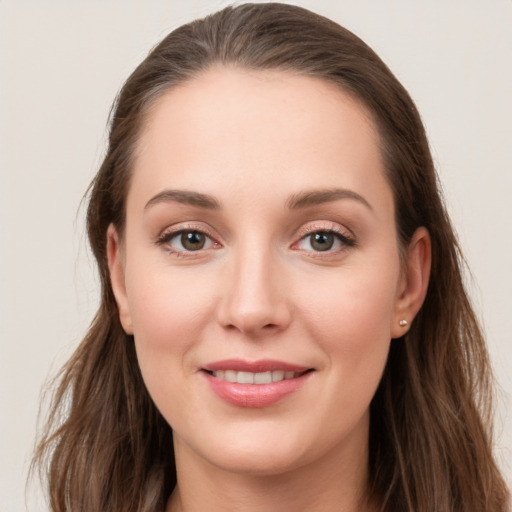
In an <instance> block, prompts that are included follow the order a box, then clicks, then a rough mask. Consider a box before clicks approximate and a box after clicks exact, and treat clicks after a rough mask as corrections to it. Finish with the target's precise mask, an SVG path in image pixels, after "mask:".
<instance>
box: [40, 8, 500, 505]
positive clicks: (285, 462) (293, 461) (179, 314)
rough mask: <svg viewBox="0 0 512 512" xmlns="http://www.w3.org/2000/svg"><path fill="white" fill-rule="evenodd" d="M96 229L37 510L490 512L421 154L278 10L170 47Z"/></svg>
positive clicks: (463, 351)
mask: <svg viewBox="0 0 512 512" xmlns="http://www.w3.org/2000/svg"><path fill="white" fill-rule="evenodd" d="M87 220H88V233H89V239H90V242H91V246H92V249H93V252H94V254H95V256H96V259H97V261H98V266H99V271H100V276H101V282H102V302H101V305H100V309H99V312H98V314H97V316H96V319H95V321H94V322H93V325H92V326H91V329H90V331H89V333H88V334H87V336H86V338H85V340H84V342H83V343H82V345H81V346H80V347H79V349H78V350H77V352H76V353H75V355H74V356H73V358H72V359H71V361H69V363H68V364H67V365H66V367H65V368H64V370H63V374H62V380H61V384H60V387H59V388H58V391H57V394H56V399H55V406H54V409H53V413H52V416H51V418H50V422H49V426H48V430H47V434H46V436H45V437H44V439H43V440H42V442H41V445H40V447H39V451H38V457H39V460H40V461H41V460H45V457H47V458H48V461H49V467H48V468H49V469H48V479H49V491H50V498H51V505H52V510H54V511H62V510H94V511H106V510H133V511H163V510H167V511H172V512H175V511H184V512H187V511H193V510H247V511H251V510H263V509H265V510H277V511H287V510H308V511H315V510H321V511H327V510H346V511H352V510H354V511H355V510H358V511H373V510H381V511H398V510H404V511H405V510H407V511H416V512H417V511H427V510H428V511H431V510H440V511H445V510H446V511H477V510H478V511H482V510H486V511H503V510H505V501H506V498H507V492H506V489H505V485H504V483H503V480H502V478H501V476H500V474H499V471H498V469H497V468H496V465H495V462H494V460H493V456H492V447H491V437H490V436H491V433H490V420H489V418H490V405H491V404H490V393H491V389H490V369H489V363H488V359H487V353H486V349H485V344H484V340H483V338H482V335H481V333H480V330H479V327H478V324H477V322H476V319H475V315H474V313H473V311H472V309H471V306H470V304H469V301H468V298H467V295H466V292H465V290H464V286H463V283H462V277H461V268H460V267H461V264H460V251H459V248H458V245H457V242H456V239H455V237H454V234H453V230H452V228H451V225H450V222H449V220H448V218H447V215H446V213H445V210H444V206H443V204H442V201H441V198H440V193H439V191H438V188H437V183H436V175H435V171H434V169H433V164H432V158H431V155H430V152H429V148H428V143H427V140H426V136H425V132H424V128H423V126H422V124H421V121H420V118H419V115H418V113H417V111H416V109H415V107H414V104H413V103H412V100H411V99H410V97H409V96H408V94H407V92H406V91H405V90H404V89H403V87H402V86H401V85H400V84H399V82H398V81H397V80H396V78H394V76H393V75H392V74H391V72H390V71H389V70H388V68H387V67H386V66H385V65H384V64H383V63H382V61H380V59H379V58H378V57H377V56H376V55H375V54H374V53H373V52H372V50H371V49H370V48H368V47H367V46H366V45H365V44H364V43H363V42H362V41H361V40H359V39H358V38H357V37H356V36H354V35H353V34H351V33H350V32H348V31H347V30H345V29H343V28H341V27H339V26H338V25H336V24H334V23H333V22H331V21H329V20H327V19H325V18H322V17H320V16H317V15H315V14H312V13H310V12H308V11H306V10H304V9H301V8H298V7H293V6H286V5H280V4H259V5H251V4H247V5H242V6H239V7H236V8H227V9H225V10H223V11H221V12H219V13H217V14H215V15H213V16H211V17H208V18H205V19H204V20H199V21H196V22H194V23H192V24H189V25H185V26H183V27H181V28H179V29H177V30H176V31H174V32H173V33H171V34H170V35H169V36H168V37H166V38H165V39H164V40H163V41H162V43H160V45H158V46H157V47H156V48H155V49H154V50H153V51H152V53H151V54H150V55H149V56H148V57H147V58H146V59H145V60H144V62H143V63H142V64H141V65H140V66H139V67H138V68H137V69H136V70H135V72H134V73H133V74H132V76H131V77H130V78H129V79H128V81H127V82H126V84H125V85H124V87H123V89H122V91H121V93H120V95H119V98H118V100H117V103H116V105H115V108H114V111H113V113H112V119H111V131H110V137H109V147H108V151H107V155H106V157H105V160H104V162H103V164H102V166H101V168H100V171H99V173H98V175H97V176H96V178H95V180H94V182H93V184H92V186H91V190H90V202H89V209H88V219H87ZM62 409H64V410H65V419H64V421H63V423H62V424H60V423H59V421H58V420H59V418H60V417H61V414H62V413H61V411H62Z"/></svg>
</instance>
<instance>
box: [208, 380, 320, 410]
mask: <svg viewBox="0 0 512 512" xmlns="http://www.w3.org/2000/svg"><path fill="white" fill-rule="evenodd" d="M312 373H313V372H307V373H303V374H302V375H300V376H299V377H296V378H294V379H284V380H281V381H279V382H271V383H269V384H238V383H237V382H228V381H227V380H223V379H218V378H217V377H214V376H213V375H210V374H209V373H206V372H204V375H205V376H206V379H207V381H208V383H209V384H210V386H211V388H212V390H213V391H214V393H215V394H216V395H217V396H218V397H219V398H222V399H223V400H224V401H225V402H227V403H228V404H231V405H235V406H237V407H251V408H255V407H260V408H261V407H269V406H271V405H274V404H276V403H277V402H279V401H280V400H282V399H283V398H285V397H287V396H288V395H291V394H292V393H294V392H295V391H297V390H299V389H300V388H301V387H302V386H303V385H304V383H305V382H306V380H307V379H308V378H309V376H310V375H311V374H312Z"/></svg>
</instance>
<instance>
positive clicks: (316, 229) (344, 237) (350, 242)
mask: <svg viewBox="0 0 512 512" xmlns="http://www.w3.org/2000/svg"><path fill="white" fill-rule="evenodd" d="M320 233H321V234H326V235H334V237H335V238H336V239H337V240H338V242H340V243H341V244H342V247H340V248H338V249H334V250H332V249H328V250H326V251H315V250H314V249H309V250H308V249H303V250H305V251H306V252H308V253H311V254H312V255H314V256H315V257H316V258H322V257H329V256H332V255H333V254H336V253H340V252H344V251H346V250H347V249H350V248H353V247H356V246H357V241H356V239H355V238H353V237H352V235H348V234H347V232H346V231H342V230H341V229H339V228H338V227H337V226H335V225H331V226H329V227H326V226H318V225H315V226H310V227H308V228H306V229H305V230H304V231H302V232H301V233H300V238H299V240H298V241H297V242H294V244H293V245H292V248H293V247H295V246H297V245H298V244H300V243H301V242H302V241H304V240H306V239H307V238H308V237H311V236H312V235H316V234H320Z"/></svg>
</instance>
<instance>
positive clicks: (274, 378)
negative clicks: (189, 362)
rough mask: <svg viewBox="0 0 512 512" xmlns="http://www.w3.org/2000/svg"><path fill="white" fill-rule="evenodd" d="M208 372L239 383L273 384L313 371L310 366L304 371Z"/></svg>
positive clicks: (218, 377)
mask: <svg viewBox="0 0 512 512" xmlns="http://www.w3.org/2000/svg"><path fill="white" fill-rule="evenodd" d="M205 371H206V373H208V374H209V375H211V376H212V377H215V378H217V379H220V380H224V381H227V382H236V383H237V384H271V383H272V382H281V381H283V380H289V379H296V378H298V377H300V376H301V375H304V374H305V373H308V372H312V371H313V369H312V368H310V369H308V370H305V371H303V372H294V371H285V370H273V371H266V372H256V373H255V372H247V371H237V370H215V371H213V370H205Z"/></svg>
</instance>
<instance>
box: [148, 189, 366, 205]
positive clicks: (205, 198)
mask: <svg viewBox="0 0 512 512" xmlns="http://www.w3.org/2000/svg"><path fill="white" fill-rule="evenodd" d="M339 199H353V200H355V201H359V202H360V203H362V204H363V205H365V206H366V207H367V208H369V209H370V210H372V211H373V208H372V206H371V205H370V203H369V202H368V201H367V200H366V199H365V198H364V197H363V196H361V195H360V194H358V193H357V192H354V191H353V190H348V189H344V188H335V189H322V190H306V191H304V192H299V193H298V194H294V195H292V196H291V197H290V199H289V200H288V201H287V205H288V208H290V209H291V210H297V209H300V208H307V207H309V206H316V205H319V204H323V203H329V202H332V201H337V200H339ZM167 202H176V203H181V204H188V205H191V206H199V207H201V208H207V209H210V210H219V209H220V208H221V205H220V203H219V201H217V199H215V198H214V197H213V196H210V195H208V194H202V193H200V192H193V191H191V190H164V191H162V192H159V193H158V194H156V195H155V196H153V197H152V198H151V199H150V200H149V201H148V202H147V203H146V205H145V206H144V210H147V209H148V208H149V207H151V206H154V205H156V204H160V203H167Z"/></svg>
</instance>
